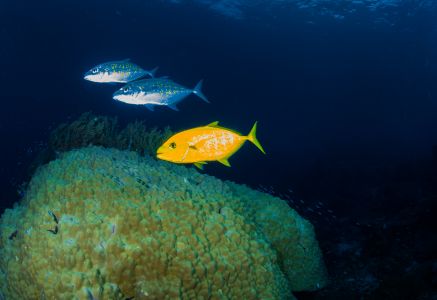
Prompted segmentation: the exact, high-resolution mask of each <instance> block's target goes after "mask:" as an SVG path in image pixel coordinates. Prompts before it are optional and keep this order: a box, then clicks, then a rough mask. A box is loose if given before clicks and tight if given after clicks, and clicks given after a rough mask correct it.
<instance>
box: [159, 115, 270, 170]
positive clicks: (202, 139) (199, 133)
mask: <svg viewBox="0 0 437 300" xmlns="http://www.w3.org/2000/svg"><path fill="white" fill-rule="evenodd" d="M256 129H257V122H255V124H254V125H253V127H252V130H251V131H250V133H249V134H248V135H247V136H244V135H241V134H240V133H238V132H235V131H233V130H231V129H228V128H224V127H221V126H219V125H218V122H213V123H210V124H208V125H206V126H202V127H196V128H192V129H188V130H185V131H182V132H179V133H177V134H175V135H173V136H172V137H170V138H169V139H168V140H167V141H166V142H164V144H163V145H162V146H161V147H159V148H158V150H157V152H156V156H157V158H159V159H162V160H167V161H170V162H173V163H177V164H191V163H192V164H194V165H195V166H196V167H198V168H200V169H202V167H203V165H204V164H206V163H207V162H208V161H218V162H220V163H222V164H224V165H225V166H228V167H230V166H231V165H230V163H229V161H228V159H229V157H231V156H232V155H233V154H234V153H235V152H237V151H238V150H239V149H240V148H241V146H243V144H244V142H245V141H250V142H252V143H253V144H254V145H255V146H256V147H258V149H259V150H261V152H262V153H264V154H265V151H264V149H263V147H262V146H261V144H260V142H259V141H258V139H257V138H256Z"/></svg>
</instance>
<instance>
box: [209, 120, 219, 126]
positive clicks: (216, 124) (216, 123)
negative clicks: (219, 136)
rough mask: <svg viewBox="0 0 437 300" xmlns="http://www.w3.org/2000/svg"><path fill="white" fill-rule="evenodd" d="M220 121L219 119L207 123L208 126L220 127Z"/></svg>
mask: <svg viewBox="0 0 437 300" xmlns="http://www.w3.org/2000/svg"><path fill="white" fill-rule="evenodd" d="M218 123H219V121H215V122H212V123H209V124H208V125H206V127H218Z"/></svg>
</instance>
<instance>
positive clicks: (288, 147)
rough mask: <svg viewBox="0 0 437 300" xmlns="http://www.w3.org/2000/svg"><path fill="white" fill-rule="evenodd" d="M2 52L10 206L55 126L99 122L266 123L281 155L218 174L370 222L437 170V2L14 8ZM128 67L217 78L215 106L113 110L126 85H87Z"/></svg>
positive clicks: (8, 11) (4, 20)
mask: <svg viewBox="0 0 437 300" xmlns="http://www.w3.org/2000/svg"><path fill="white" fill-rule="evenodd" d="M0 41H1V46H0V57H1V59H0V82H1V86H2V89H1V100H2V101H1V105H2V107H1V110H0V137H1V140H2V143H1V145H2V146H1V150H0V154H1V155H0V157H1V164H0V179H1V188H0V203H1V205H0V206H1V207H2V210H3V209H4V208H7V207H11V206H12V205H13V203H14V202H16V201H17V200H18V199H19V197H20V196H19V194H18V193H17V189H18V187H19V185H20V184H21V183H22V182H23V181H26V180H28V176H29V174H28V173H27V168H28V166H29V164H30V162H31V161H32V160H33V158H34V157H35V155H36V153H37V152H38V151H39V150H40V149H42V148H43V147H44V145H45V144H46V143H47V140H48V136H49V133H50V131H51V130H52V129H54V128H55V127H56V126H57V125H58V124H59V123H62V122H65V121H68V120H73V119H75V118H77V117H78V116H79V115H80V114H81V113H83V112H86V111H93V112H94V113H95V114H99V115H109V116H116V117H118V118H119V120H121V122H129V121H133V120H135V119H140V120H144V121H145V122H146V123H147V124H148V125H151V126H154V125H156V126H159V127H164V126H167V125H169V126H171V128H172V129H174V130H176V131H177V130H182V129H186V128H190V127H193V126H199V125H204V124H208V123H210V122H212V121H216V120H218V121H220V123H221V124H222V125H223V126H226V127H229V128H233V129H236V130H238V131H240V132H243V133H248V132H249V130H250V128H251V126H252V125H253V123H254V121H256V120H257V121H258V122H259V129H258V137H259V139H260V141H261V143H262V144H263V146H264V148H265V149H266V151H267V153H268V155H267V156H263V155H262V154H261V153H260V152H259V151H258V150H257V149H256V148H255V147H253V146H252V145H246V146H245V147H243V148H242V149H241V150H240V151H239V152H238V153H237V154H236V155H235V156H233V157H232V158H231V160H230V161H231V164H232V168H226V167H224V166H222V165H219V164H210V165H208V168H207V170H206V172H207V173H208V174H211V175H214V176H218V177H220V178H223V179H229V180H234V181H237V182H241V183H246V184H249V185H251V186H253V187H256V186H259V185H261V184H262V185H264V186H273V187H274V188H275V189H277V190H282V191H286V190H287V189H289V188H290V189H293V190H295V193H298V194H299V196H300V197H301V198H303V199H305V201H308V203H309V204H308V205H311V207H314V203H317V201H323V203H325V204H326V205H329V206H330V207H331V208H333V209H334V210H335V211H336V213H337V214H338V218H339V219H341V218H349V219H348V220H349V221H350V222H351V223H354V224H355V223H356V222H358V221H357V219H356V218H358V217H359V218H361V219H365V220H369V219H370V220H374V219H372V218H373V217H374V216H375V215H377V216H378V217H381V216H384V214H385V212H387V211H389V212H390V211H391V213H387V214H390V215H395V214H396V213H397V210H396V207H409V206H408V205H411V207H415V206H416V205H414V203H413V204H411V201H413V202H414V201H416V199H418V198H420V196H417V195H416V194H417V193H416V192H415V191H416V190H420V189H421V188H422V189H423V186H422V184H417V182H419V181H420V180H422V178H424V177H426V176H425V175H426V174H429V173H430V172H433V171H430V170H429V168H430V166H431V165H432V159H433V158H432V153H433V152H432V149H433V145H437V118H436V115H437V5H436V4H435V3H434V1H401V0H396V1H395V0H392V1H382V0H362V1H317V0H314V1H299V0H297V1H263V0H259V1H251V0H240V1H238V0H234V1H232V0H229V1H213V0H197V1H196V0H194V1H183V0H179V1H178V0H173V1H139V0H128V1H114V0H110V1H88V2H85V1H83V2H81V1H11V0H9V1H3V2H1V3H0ZM125 58H130V59H132V60H133V61H135V62H136V63H137V64H139V65H141V66H142V67H144V68H146V69H152V68H153V67H155V66H159V71H158V72H159V74H160V75H163V76H164V75H169V76H171V78H172V79H174V80H175V81H177V82H179V83H181V84H183V85H185V86H187V87H194V85H195V84H196V83H197V82H198V80H199V79H204V93H205V94H206V95H207V97H208V98H209V99H210V101H211V104H206V103H204V102H202V101H199V100H198V99H196V97H194V96H192V97H190V98H188V99H186V100H185V101H184V102H183V103H182V104H180V105H179V109H180V111H179V112H175V111H172V110H170V109H165V108H162V109H157V110H156V111H155V112H151V111H149V110H147V109H145V108H142V107H137V106H130V105H127V104H124V103H120V102H116V101H114V100H112V97H111V96H112V93H113V91H115V89H117V88H118V86H111V85H101V84H96V83H91V82H87V81H85V80H83V74H84V73H85V72H86V71H88V70H89V69H90V68H91V67H93V66H94V65H96V64H98V63H101V62H105V61H111V60H121V59H125ZM436 153H437V151H436ZM434 155H437V154H434ZM434 159H436V158H434ZM405 170H406V171H405ZM411 170H413V171H411ZM422 170H423V172H422ZM402 174H407V175H405V176H404V175H402ZM423 174H425V175H423ZM422 175H423V176H422ZM402 176H404V177H402ZM399 177H402V178H404V179H399ZM405 178H407V179H405ZM426 178H427V179H423V181H424V182H426V184H424V185H426V186H427V187H429V186H431V190H432V187H433V186H435V185H434V182H433V181H431V183H429V180H428V177H426ZM387 182H388V183H387ZM393 182H395V184H398V186H403V187H405V182H407V185H408V184H411V185H413V187H412V188H411V190H412V191H411V190H408V191H405V190H402V189H398V188H397V187H392V185H390V184H392V183H393ZM414 184H417V186H416V185H414ZM387 186H389V188H387ZM390 187H391V188H392V189H390ZM372 188H373V189H372ZM375 188H376V190H377V191H376V192H375V193H376V194H377V196H375V197H376V198H372V197H373V196H372V195H371V194H372V192H371V191H372V190H375ZM378 188H379V190H378ZM381 189H382V190H384V192H381V193H382V194H383V196H381V193H380V190H381ZM387 189H388V190H389V191H388V192H387ZM392 190H397V191H398V193H396V192H392ZM378 193H379V194H378ZM410 194H413V195H414V196H412V197H410V196H409V195H410ZM415 197H418V198H415ZM426 209H428V208H426ZM426 209H425V208H424V211H426ZM429 209H431V208H429ZM429 209H428V211H429ZM375 211H377V213H375ZM301 213H303V214H304V213H305V205H303V206H302V208H301ZM307 217H309V218H311V214H308V215H307ZM415 217H416V218H417V219H420V218H421V215H420V213H418V214H417V215H415ZM317 218H318V217H317V214H316V215H315V216H314V217H313V219H312V221H314V223H317V222H318V219H317ZM361 219H360V220H361ZM375 220H376V219H375ZM369 222H370V221H369ZM372 222H373V223H375V222H377V221H372ZM373 223H372V224H373ZM322 229H323V228H321V229H320V230H322ZM416 229H417V230H418V232H421V230H423V228H416ZM316 230H317V226H316ZM327 236H328V237H329V234H328V233H327ZM328 239H329V238H328ZM322 246H323V245H322ZM434 271H435V270H434ZM303 297H305V296H303ZM411 299H413V298H411Z"/></svg>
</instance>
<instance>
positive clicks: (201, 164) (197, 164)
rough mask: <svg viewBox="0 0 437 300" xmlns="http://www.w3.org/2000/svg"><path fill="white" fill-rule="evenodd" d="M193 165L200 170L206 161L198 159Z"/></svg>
mask: <svg viewBox="0 0 437 300" xmlns="http://www.w3.org/2000/svg"><path fill="white" fill-rule="evenodd" d="M194 165H195V166H196V168H199V169H200V170H203V166H204V165H206V162H204V161H198V162H195V163H194Z"/></svg>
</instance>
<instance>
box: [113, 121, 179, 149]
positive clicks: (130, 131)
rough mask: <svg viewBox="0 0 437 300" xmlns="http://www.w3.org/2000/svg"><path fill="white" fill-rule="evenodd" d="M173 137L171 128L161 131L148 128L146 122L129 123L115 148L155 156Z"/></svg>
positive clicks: (118, 136)
mask: <svg viewBox="0 0 437 300" xmlns="http://www.w3.org/2000/svg"><path fill="white" fill-rule="evenodd" d="M171 135H172V131H171V130H170V128H169V127H166V128H164V130H162V131H161V130H159V129H158V128H156V127H153V128H147V127H146V125H145V124H144V122H140V121H135V122H132V123H129V124H128V125H127V126H126V127H125V128H124V129H123V130H121V131H120V132H119V133H118V134H117V136H116V140H115V142H114V144H113V145H111V146H112V147H114V148H117V149H122V150H129V151H135V152H138V153H140V154H148V155H150V156H154V155H155V154H156V150H157V149H158V147H159V146H161V145H162V143H163V142H164V141H165V140H167V139H168V138H169V137H170V136H171Z"/></svg>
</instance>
